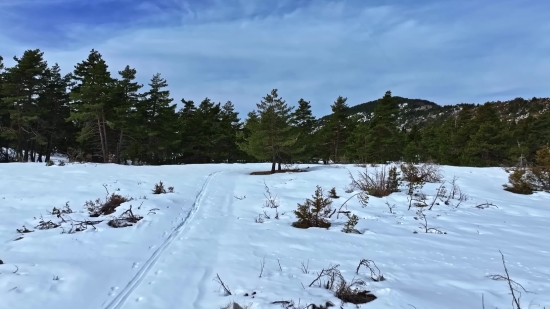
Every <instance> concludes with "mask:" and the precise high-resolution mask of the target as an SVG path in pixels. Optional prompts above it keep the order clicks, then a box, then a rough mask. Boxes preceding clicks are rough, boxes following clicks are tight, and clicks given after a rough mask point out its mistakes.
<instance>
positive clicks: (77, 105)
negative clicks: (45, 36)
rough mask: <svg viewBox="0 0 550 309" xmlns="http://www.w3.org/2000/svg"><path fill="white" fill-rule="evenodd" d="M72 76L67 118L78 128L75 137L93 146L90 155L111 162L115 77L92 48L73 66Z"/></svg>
mask: <svg viewBox="0 0 550 309" xmlns="http://www.w3.org/2000/svg"><path fill="white" fill-rule="evenodd" d="M72 76H73V79H74V82H75V86H74V87H73V89H72V91H71V94H70V96H71V99H72V100H73V103H72V104H71V105H72V106H71V107H72V108H71V116H70V118H69V119H70V120H71V121H75V122H76V123H77V125H78V126H79V127H80V128H81V130H80V132H79V134H78V137H77V140H78V141H79V142H80V143H81V144H82V145H83V146H84V147H87V148H88V149H90V148H89V147H93V148H91V151H92V156H95V157H99V158H100V160H101V161H102V162H111V160H112V157H111V155H112V150H111V149H110V147H109V133H110V132H108V129H109V127H108V122H109V121H110V120H111V119H109V116H110V114H109V112H112V111H110V110H109V107H110V106H109V105H110V103H111V97H112V95H113V90H114V89H115V88H114V87H115V85H116V83H115V80H114V79H113V78H112V77H111V74H110V73H109V71H108V66H107V64H106V63H105V60H103V57H102V56H101V54H100V53H99V52H98V51H96V50H94V49H92V50H91V52H90V54H89V55H88V58H87V59H86V60H84V61H82V62H80V63H78V64H77V65H76V66H75V69H74V72H73V75H72ZM90 143H91V144H90ZM98 150H99V153H98V152H97V151H98Z"/></svg>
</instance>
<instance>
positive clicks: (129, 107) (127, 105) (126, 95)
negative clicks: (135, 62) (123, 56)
mask: <svg viewBox="0 0 550 309" xmlns="http://www.w3.org/2000/svg"><path fill="white" fill-rule="evenodd" d="M118 74H119V75H120V78H121V79H120V80H117V82H116V105H115V106H114V107H113V110H114V120H113V121H112V124H113V127H114V128H115V129H116V130H117V131H118V139H117V143H116V151H115V161H116V162H117V163H120V162H121V160H122V157H123V156H124V157H126V158H133V157H135V156H137V155H138V153H139V150H138V149H139V145H137V144H139V143H138V142H137V140H139V135H138V134H139V132H136V130H135V128H136V127H137V126H138V125H139V121H140V119H139V114H138V113H137V105H138V104H139V101H140V100H142V99H143V94H141V93H139V90H140V89H141V88H143V85H141V84H139V83H137V82H135V79H136V74H137V71H136V69H133V68H130V66H129V65H127V66H126V67H125V68H124V70H122V71H118ZM128 137H130V140H131V141H133V142H131V144H130V145H126V141H127V140H128ZM125 150H126V151H125Z"/></svg>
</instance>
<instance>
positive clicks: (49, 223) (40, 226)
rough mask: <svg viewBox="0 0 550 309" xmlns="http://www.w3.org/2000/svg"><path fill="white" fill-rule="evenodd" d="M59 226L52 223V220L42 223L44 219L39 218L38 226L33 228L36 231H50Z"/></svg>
mask: <svg viewBox="0 0 550 309" xmlns="http://www.w3.org/2000/svg"><path fill="white" fill-rule="evenodd" d="M54 209H55V208H54ZM60 226H61V224H59V223H56V222H53V221H52V220H48V221H44V217H42V216H40V221H39V222H38V225H37V226H35V227H34V228H35V229H38V230H51V229H55V228H58V227H60Z"/></svg>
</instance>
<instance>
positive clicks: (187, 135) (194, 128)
mask: <svg viewBox="0 0 550 309" xmlns="http://www.w3.org/2000/svg"><path fill="white" fill-rule="evenodd" d="M181 103H183V108H182V109H180V110H179V111H178V115H177V116H178V150H179V151H178V153H179V159H178V161H179V162H182V163H197V162H199V159H198V158H197V156H196V150H195V149H196V148H197V147H199V146H200V143H201V141H200V138H199V135H200V132H199V127H198V125H197V124H196V123H195V122H196V121H197V117H195V113H196V112H197V107H196V106H195V102H193V101H192V100H185V99H181Z"/></svg>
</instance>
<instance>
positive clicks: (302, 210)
mask: <svg viewBox="0 0 550 309" xmlns="http://www.w3.org/2000/svg"><path fill="white" fill-rule="evenodd" d="M331 205H332V199H331V198H330V197H326V196H325V195H324V194H323V189H322V188H321V187H320V186H317V189H316V190H315V193H314V194H313V195H312V199H309V198H308V199H306V201H305V202H304V203H303V204H298V209H297V210H295V211H294V214H295V215H296V218H298V221H296V222H293V223H292V226H294V227H296V228H301V229H307V228H310V227H321V228H327V229H328V228H329V227H330V222H329V221H328V220H327V219H328V218H330V216H331V213H333V210H332V207H331Z"/></svg>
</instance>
